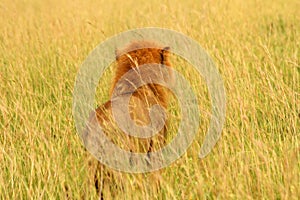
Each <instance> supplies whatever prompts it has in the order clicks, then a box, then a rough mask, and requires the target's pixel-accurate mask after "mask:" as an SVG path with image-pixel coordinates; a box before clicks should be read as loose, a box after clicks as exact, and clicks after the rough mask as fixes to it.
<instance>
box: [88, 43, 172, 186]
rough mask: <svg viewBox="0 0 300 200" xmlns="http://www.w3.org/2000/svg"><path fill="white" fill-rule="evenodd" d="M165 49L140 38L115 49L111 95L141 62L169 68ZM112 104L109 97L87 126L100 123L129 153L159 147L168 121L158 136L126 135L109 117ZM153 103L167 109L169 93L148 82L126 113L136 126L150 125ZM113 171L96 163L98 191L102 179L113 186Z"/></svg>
mask: <svg viewBox="0 0 300 200" xmlns="http://www.w3.org/2000/svg"><path fill="white" fill-rule="evenodd" d="M149 46H151V48H149ZM134 49H136V50H134ZM168 49H169V48H163V47H161V46H159V45H157V44H154V43H151V42H146V41H140V42H133V43H131V44H130V45H128V46H127V47H125V48H124V49H122V50H116V61H117V68H116V73H115V78H114V81H113V84H112V88H111V91H110V97H112V94H113V91H114V89H115V88H116V86H117V82H118V81H119V80H120V79H121V77H122V76H123V75H124V74H125V73H126V72H128V71H129V70H131V69H135V68H137V67H138V66H141V65H144V64H164V65H165V66H168V67H171V64H170V62H169V51H168ZM169 72H170V77H168V79H167V81H168V80H171V78H172V75H171V70H169ZM152 76H153V74H152ZM136 78H139V76H138V72H137V77H136ZM118 87H119V88H117V93H120V95H126V86H124V85H122V84H121V85H120V86H118ZM122 87H124V88H122ZM123 90H124V91H123ZM129 95H130V94H129ZM111 103H112V101H111V100H109V101H107V102H106V103H104V104H103V105H101V106H100V107H98V108H97V109H96V118H95V115H91V117H90V119H89V126H90V127H92V126H91V124H95V123H99V124H100V125H101V127H102V130H103V132H104V133H105V134H106V135H107V136H108V137H110V139H111V140H112V142H114V143H116V144H117V145H118V146H119V147H121V148H123V149H125V150H127V151H131V152H143V153H146V152H151V151H155V150H158V149H160V148H161V147H162V145H164V143H165V139H166V131H167V123H165V125H164V128H163V129H162V130H161V131H159V133H158V134H157V135H155V136H153V137H151V138H149V139H148V138H147V139H138V138H135V137H132V136H128V135H127V134H125V133H123V132H122V131H121V130H120V129H119V128H118V127H117V125H116V124H115V122H114V120H113V118H112V105H111ZM155 104H159V105H161V106H162V107H163V108H165V110H166V109H167V105H168V93H167V90H166V89H165V88H164V87H162V86H160V85H157V84H148V85H146V86H142V87H140V88H138V89H137V90H135V91H134V93H133V94H132V95H131V97H130V102H129V112H130V116H131V118H132V119H133V120H134V121H135V123H136V124H138V125H147V124H149V122H150V117H149V109H150V108H151V107H152V106H153V105H155ZM89 132H91V130H89ZM87 134H88V133H87ZM114 174H117V172H115V173H114V172H112V171H109V170H107V169H105V167H104V166H103V165H102V164H100V163H98V167H97V170H96V174H95V186H96V188H97V191H99V190H100V187H102V188H103V187H106V186H105V184H104V183H105V182H110V183H109V184H110V185H113V184H114V183H113V182H112V179H114V176H115V175H114ZM100 177H102V178H100Z"/></svg>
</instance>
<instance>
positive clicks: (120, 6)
mask: <svg viewBox="0 0 300 200" xmlns="http://www.w3.org/2000/svg"><path fill="white" fill-rule="evenodd" d="M299 10H300V4H299V2H298V1H297V0H290V1H284V0H282V1H281V0H276V1H271V0H266V1H249V2H248V1H247V2H245V1H241V0H240V1H238V0H233V1H199V2H197V1H192V0H189V1H176V2H175V1H161V0H155V1H152V3H150V2H146V1H140V2H139V1H138V2H137V1H132V0H129V1H126V2H125V1H116V0H113V1H109V3H108V2H106V1H100V2H98V3H95V2H94V1H68V0H67V1H37V0H35V1H34V0H30V1H8V0H1V1H0V94H1V98H0V163H1V164H0V199H65V198H66V195H67V194H68V196H69V197H70V198H71V199H81V198H85V199H95V198H97V195H96V193H95V190H94V187H93V183H92V178H93V174H92V172H91V171H90V169H91V166H90V165H91V163H93V162H95V160H94V159H93V158H92V156H90V155H89V153H88V152H86V151H85V150H84V147H83V145H82V143H81V141H80V139H79V137H78V135H77V134H76V131H75V125H74V122H73V118H72V91H73V86H74V81H75V78H76V73H77V71H78V69H79V67H80V64H81V63H82V62H83V60H84V59H85V58H86V57H87V55H88V53H89V52H90V51H92V50H93V49H94V48H95V47H96V45H97V44H99V43H100V42H102V41H104V40H105V39H106V38H107V37H110V36H113V35H115V34H117V33H120V32H122V31H125V30H128V29H133V28H138V27H146V26H157V27H164V28H170V29H173V30H176V31H180V32H182V33H184V34H186V35H188V36H190V37H192V38H194V39H195V40H196V41H198V42H199V43H200V44H201V45H202V46H203V47H204V48H205V49H206V50H207V51H208V52H209V54H210V55H211V56H212V58H213V59H214V61H215V63H216V64H217V67H218V69H219V71H220V73H221V75H222V77H223V79H224V84H225V89H226V94H227V113H226V123H225V126H224V129H223V132H222V137H221V139H220V140H219V142H218V143H217V145H216V146H215V148H214V149H213V151H212V152H211V153H210V154H209V155H208V156H207V157H206V158H205V159H203V160H200V159H199V158H198V157H197V155H198V152H199V149H200V146H201V144H202V141H203V137H204V134H205V131H206V130H207V126H208V116H209V112H210V104H209V98H208V96H207V90H206V86H205V83H204V82H203V80H201V77H197V76H195V75H194V74H195V73H192V69H190V68H185V64H184V63H183V64H182V65H181V64H180V63H182V62H179V61H176V60H175V63H174V64H175V65H176V64H177V65H178V66H174V67H175V68H176V69H178V70H179V71H181V72H182V73H183V74H184V75H185V77H187V78H188V79H189V80H190V82H191V84H192V85H193V88H194V89H195V91H197V97H198V99H199V108H200V110H201V111H202V112H203V113H201V116H202V119H203V122H202V121H201V127H200V130H199V133H198V135H197V138H196V140H195V141H194V143H193V144H192V146H191V147H190V148H189V150H188V151H187V153H186V154H185V155H184V156H183V157H182V158H181V159H179V160H178V161H176V162H175V163H173V164H172V165H171V166H169V167H168V168H166V169H164V170H163V171H162V177H161V179H162V184H161V187H160V188H159V189H158V191H156V189H153V188H155V187H153V184H152V183H151V181H149V179H143V178H141V177H133V176H128V177H129V178H127V179H126V180H125V183H126V184H125V186H124V188H125V191H120V192H124V194H122V195H121V196H119V197H122V198H124V199H153V198H155V197H156V198H159V199H298V198H299V197H300V189H299V188H300V184H299V183H300V145H299V144H300V141H299V133H300V125H299V119H300V100H299V98H300V97H299V95H300V82H299V73H300V66H299V58H300V51H299V46H300V40H299V38H300V23H299V21H300V15H299V14H298V11H299ZM111 76H112V73H111V72H108V73H107V74H106V75H105V76H104V78H103V80H101V83H100V85H99V90H98V94H99V95H98V96H99V98H98V102H96V103H97V104H101V103H102V102H104V101H106V100H107V98H108V90H109V87H108V85H109V84H110V78H111ZM199 82H200V83H201V84H199ZM174 112H176V111H174ZM135 178H136V179H135ZM66 186H67V187H68V191H66ZM114 192H117V191H114Z"/></svg>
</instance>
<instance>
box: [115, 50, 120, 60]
mask: <svg viewBox="0 0 300 200" xmlns="http://www.w3.org/2000/svg"><path fill="white" fill-rule="evenodd" d="M115 56H116V60H118V59H119V57H120V51H119V49H115Z"/></svg>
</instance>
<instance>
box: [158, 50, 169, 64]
mask: <svg viewBox="0 0 300 200" xmlns="http://www.w3.org/2000/svg"><path fill="white" fill-rule="evenodd" d="M169 50H170V47H164V48H163V49H162V50H161V51H160V57H161V63H162V64H164V61H165V60H166V59H167V57H168V56H169Z"/></svg>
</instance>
